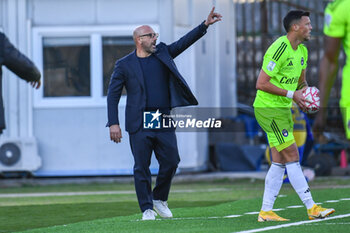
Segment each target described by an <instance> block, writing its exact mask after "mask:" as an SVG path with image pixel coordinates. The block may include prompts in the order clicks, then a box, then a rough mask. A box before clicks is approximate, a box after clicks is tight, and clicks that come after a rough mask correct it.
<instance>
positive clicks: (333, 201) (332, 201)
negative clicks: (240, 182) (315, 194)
mask: <svg viewBox="0 0 350 233" xmlns="http://www.w3.org/2000/svg"><path fill="white" fill-rule="evenodd" d="M325 202H327V203H336V202H339V200H329V201H325Z"/></svg>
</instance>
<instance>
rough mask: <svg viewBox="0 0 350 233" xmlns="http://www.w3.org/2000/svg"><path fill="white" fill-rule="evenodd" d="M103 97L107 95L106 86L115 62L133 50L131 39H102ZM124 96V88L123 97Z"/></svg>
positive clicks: (133, 45)
mask: <svg viewBox="0 0 350 233" xmlns="http://www.w3.org/2000/svg"><path fill="white" fill-rule="evenodd" d="M102 45H103V50H102V51H103V95H104V96H106V95H107V91H108V84H109V81H110V78H111V74H112V72H113V69H114V65H115V62H116V61H117V60H118V59H120V58H122V57H124V56H125V55H127V54H129V53H131V52H132V51H133V50H134V49H135V44H134V41H133V39H132V37H103V39H102ZM125 94H126V91H125V88H124V90H123V95H125Z"/></svg>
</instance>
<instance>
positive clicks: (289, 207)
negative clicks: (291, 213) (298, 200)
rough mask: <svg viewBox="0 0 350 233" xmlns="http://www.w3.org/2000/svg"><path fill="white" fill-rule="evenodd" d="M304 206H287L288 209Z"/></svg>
mask: <svg viewBox="0 0 350 233" xmlns="http://www.w3.org/2000/svg"><path fill="white" fill-rule="evenodd" d="M301 207H304V206H303V205H292V206H287V207H286V208H288V209H296V208H301Z"/></svg>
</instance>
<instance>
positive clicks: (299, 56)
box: [253, 36, 308, 108]
mask: <svg viewBox="0 0 350 233" xmlns="http://www.w3.org/2000/svg"><path fill="white" fill-rule="evenodd" d="M307 59H308V52H307V48H306V47H305V46H304V45H303V44H300V45H299V46H298V48H297V49H296V50H294V49H293V48H292V46H291V44H290V42H289V40H288V38H287V36H281V37H280V38H278V39H277V40H276V41H275V42H274V43H273V44H272V45H271V46H270V47H269V48H268V49H267V51H266V53H265V56H264V61H263V65H262V69H263V71H264V72H265V73H266V74H267V75H268V76H270V77H271V79H270V82H271V83H272V84H273V85H275V86H277V87H279V88H282V89H285V90H289V91H295V90H296V89H297V86H298V81H299V78H300V75H301V72H302V71H303V70H304V69H306V66H307ZM253 105H254V107H288V108H290V107H291V106H292V99H290V98H287V97H285V96H279V95H275V94H270V93H268V92H265V91H261V90H258V91H257V93H256V98H255V101H254V104H253Z"/></svg>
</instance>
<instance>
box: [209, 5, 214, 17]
mask: <svg viewBox="0 0 350 233" xmlns="http://www.w3.org/2000/svg"><path fill="white" fill-rule="evenodd" d="M214 10H215V6H213V8H212V9H211V11H210V14H211V15H212V14H213V13H214Z"/></svg>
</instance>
